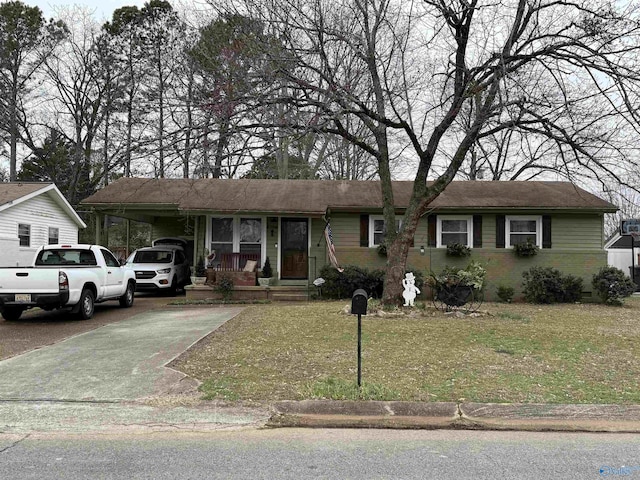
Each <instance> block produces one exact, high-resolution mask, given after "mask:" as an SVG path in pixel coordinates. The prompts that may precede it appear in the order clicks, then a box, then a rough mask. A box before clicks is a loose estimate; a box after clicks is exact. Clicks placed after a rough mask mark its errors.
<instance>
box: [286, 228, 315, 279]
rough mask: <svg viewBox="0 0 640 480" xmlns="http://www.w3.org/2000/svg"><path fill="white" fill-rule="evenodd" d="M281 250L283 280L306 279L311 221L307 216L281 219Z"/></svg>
mask: <svg viewBox="0 0 640 480" xmlns="http://www.w3.org/2000/svg"><path fill="white" fill-rule="evenodd" d="M280 244H281V245H280V251H281V255H282V266H281V274H280V278H282V279H283V280H306V279H307V278H308V276H309V274H308V265H309V261H308V257H309V254H308V248H309V222H308V221H307V219H306V218H283V219H281V238H280Z"/></svg>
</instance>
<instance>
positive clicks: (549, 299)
mask: <svg viewBox="0 0 640 480" xmlns="http://www.w3.org/2000/svg"><path fill="white" fill-rule="evenodd" d="M522 276H523V277H524V281H523V282H522V287H523V288H522V290H523V293H524V298H525V299H526V300H527V301H528V302H531V303H569V302H577V301H578V300H580V298H581V297H582V279H581V278H578V277H575V276H573V275H563V274H562V272H560V270H557V269H555V268H552V267H531V268H530V269H529V270H527V271H526V272H523V273H522Z"/></svg>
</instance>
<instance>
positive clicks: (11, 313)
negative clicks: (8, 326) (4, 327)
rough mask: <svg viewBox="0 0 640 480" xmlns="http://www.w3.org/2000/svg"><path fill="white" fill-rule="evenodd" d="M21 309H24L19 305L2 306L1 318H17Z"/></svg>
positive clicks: (9, 320)
mask: <svg viewBox="0 0 640 480" xmlns="http://www.w3.org/2000/svg"><path fill="white" fill-rule="evenodd" d="M23 311H24V309H22V308H20V307H4V309H3V310H2V318H4V319H5V320H7V321H8V322H11V321H13V320H18V319H19V318H20V315H22V312H23Z"/></svg>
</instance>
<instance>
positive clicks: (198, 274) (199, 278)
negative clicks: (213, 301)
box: [192, 257, 207, 285]
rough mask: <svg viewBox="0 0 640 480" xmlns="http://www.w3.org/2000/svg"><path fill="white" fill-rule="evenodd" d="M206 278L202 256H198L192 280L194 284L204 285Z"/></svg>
mask: <svg viewBox="0 0 640 480" xmlns="http://www.w3.org/2000/svg"><path fill="white" fill-rule="evenodd" d="M206 279H207V269H206V268H205V266H204V257H200V258H198V263H196V268H195V277H194V278H192V282H193V284H194V285H204V282H205V281H206Z"/></svg>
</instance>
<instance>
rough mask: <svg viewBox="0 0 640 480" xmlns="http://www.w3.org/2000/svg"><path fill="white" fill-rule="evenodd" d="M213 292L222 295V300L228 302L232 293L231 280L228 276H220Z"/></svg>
mask: <svg viewBox="0 0 640 480" xmlns="http://www.w3.org/2000/svg"><path fill="white" fill-rule="evenodd" d="M214 290H215V291H216V292H218V293H220V294H221V295H222V299H223V300H229V299H230V298H231V293H232V292H233V280H232V279H231V277H229V276H228V275H222V277H220V280H218V283H216V285H215V287H214Z"/></svg>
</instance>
